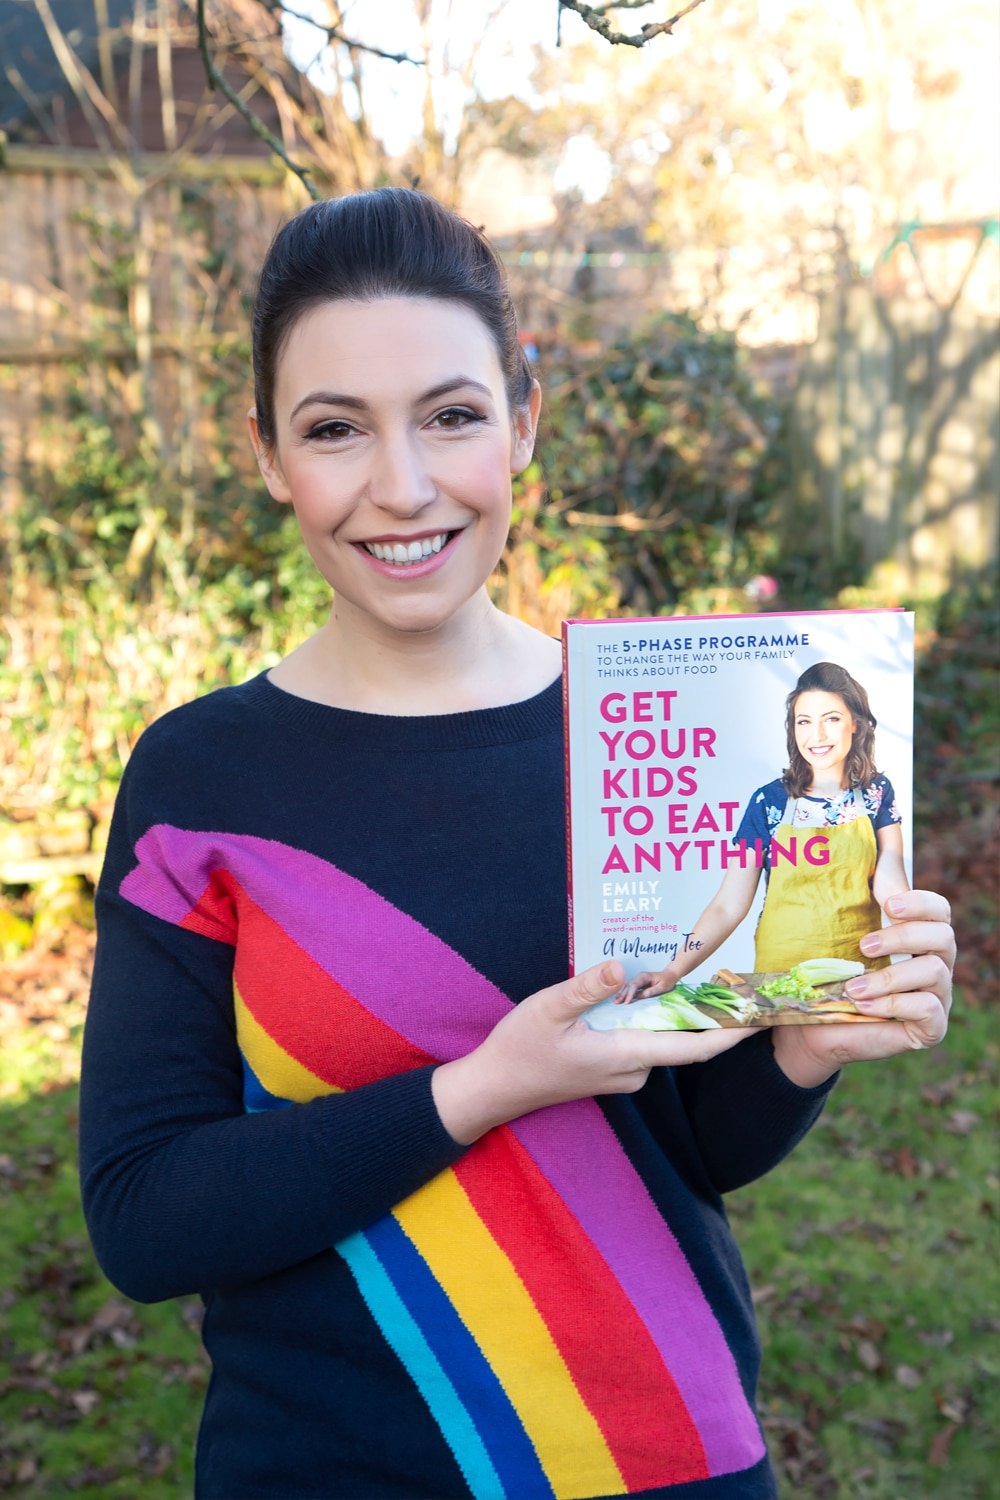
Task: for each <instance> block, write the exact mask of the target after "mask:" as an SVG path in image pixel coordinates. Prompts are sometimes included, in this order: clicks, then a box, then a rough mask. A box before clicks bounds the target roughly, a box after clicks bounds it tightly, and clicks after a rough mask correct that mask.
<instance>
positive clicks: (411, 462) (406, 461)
mask: <svg viewBox="0 0 1000 1500" xmlns="http://www.w3.org/2000/svg"><path fill="white" fill-rule="evenodd" d="M369 492H370V495H371V499H372V502H373V503H374V504H375V505H377V506H379V507H380V508H381V509H382V510H388V511H392V513H393V515H398V516H412V515H415V514H416V513H417V511H419V510H422V509H423V507H424V506H425V505H429V504H430V502H431V501H432V500H433V499H434V498H435V497H436V495H437V485H436V484H435V482H434V480H433V478H432V477H431V475H430V474H429V472H428V470H427V465H426V463H425V462H424V457H423V454H422V452H421V449H420V445H419V443H418V442H416V441H414V440H413V438H412V437H408V436H407V437H403V436H400V437H398V438H394V439H391V440H387V441H386V442H384V443H382V444H381V445H380V447H379V451H378V454H377V455H376V459H375V462H374V464H373V467H372V473H371V479H370V482H369Z"/></svg>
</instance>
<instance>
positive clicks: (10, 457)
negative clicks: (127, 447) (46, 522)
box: [0, 147, 298, 518]
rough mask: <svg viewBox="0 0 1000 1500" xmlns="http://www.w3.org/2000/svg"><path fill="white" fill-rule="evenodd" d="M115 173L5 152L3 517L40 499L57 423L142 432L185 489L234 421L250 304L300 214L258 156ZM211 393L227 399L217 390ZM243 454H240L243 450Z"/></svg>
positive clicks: (242, 398)
mask: <svg viewBox="0 0 1000 1500" xmlns="http://www.w3.org/2000/svg"><path fill="white" fill-rule="evenodd" d="M172 171H173V175H171V176H170V177H166V176H165V175H164V159H163V158H156V157H154V156H146V157H143V158H140V159H138V160H136V161H131V162H130V161H129V160H127V159H126V158H118V159H116V160H115V161H114V162H112V161H111V160H110V159H108V158H106V157H102V156H101V155H100V153H98V152H95V151H85V150H73V151H64V150H57V149H54V148H26V147H12V148H10V150H9V152H8V157H7V160H6V162H5V164H4V167H3V169H2V170H0V224H2V225H3V234H2V236H0V518H2V517H3V516H4V515H6V516H8V517H9V516H10V515H11V513H12V512H13V511H14V510H15V509H16V507H17V506H18V505H19V504H20V502H21V500H22V498H23V497H24V495H25V493H26V491H28V490H29V489H30V490H31V491H32V492H33V493H34V494H36V495H38V494H41V495H43V496H44V494H45V491H46V485H47V483H48V482H49V479H50V475H51V472H52V470H53V468H54V467H57V466H58V463H59V460H60V458H61V457H64V456H65V454H66V450H67V442H66V439H65V429H66V419H67V417H68V416H70V415H71V414H79V413H80V412H81V411H82V412H87V411H91V412H93V413H94V415H95V417H99V418H100V419H101V420H102V421H105V422H108V423H109V424H110V425H112V426H113V427H121V428H128V427H131V428H132V429H133V430H132V432H131V433H129V432H127V431H123V432H122V438H123V444H128V443H129V442H134V438H135V434H136V431H141V432H143V433H144V434H145V435H146V436H147V438H149V439H150V442H151V444H152V451H155V452H157V453H158V454H162V455H163V458H164V462H165V466H166V468H167V469H169V470H170V471H171V472H172V473H173V475H174V476H175V477H176V476H180V477H181V479H182V480H184V481H186V483H187V484H188V486H189V487H190V488H192V489H193V488H194V487H195V486H196V484H197V482H198V480H199V479H200V478H201V477H202V476H203V475H204V474H205V472H207V471H209V470H210V469H211V467H212V464H213V462H214V461H215V460H216V458H217V456H218V455H217V450H218V445H219V432H218V427H219V403H220V401H223V402H225V401H226V400H228V401H229V402H230V404H231V407H232V410H231V412H230V413H228V416H229V417H230V418H231V419H232V421H233V422H237V421H239V422H240V423H241V422H242V412H243V411H245V409H246V406H247V404H248V401H247V392H248V391H249V380H248V379H247V381H246V382H245V383H244V384H243V387H242V389H241V387H240V384H239V381H238V380H234V378H233V376H232V374H231V373H229V372H227V370H226V366H227V363H228V358H227V356H228V355H229V354H230V353H231V352H232V351H233V349H234V348H238V349H240V355H239V357H240V360H241V367H242V368H243V369H244V370H245V369H246V359H245V343H246V337H247V304H248V301H249V297H250V295H251V293H252V290H253V279H254V276H255V273H256V269H257V267H258V266H259V264H260V261H261V258H262V256H263V253H264V251H265V250H266V248H267V244H268V242H269V240H270V237H271V235H272V233H273V232H274V229H275V228H276V226H277V225H278V224H279V223H280V222H281V220H282V219H283V218H284V217H286V216H287V214H288V213H289V211H291V210H293V209H294V208H295V207H297V206H298V203H297V202H296V201H295V195H294V190H292V191H290V190H289V188H288V187H287V186H286V179H284V175H283V174H282V173H279V172H277V171H276V170H275V168H274V167H273V165H272V164H271V163H270V162H269V161H267V160H260V159H256V160H255V159H252V158H226V159H224V160H221V161H220V160H212V161H209V162H205V161H199V160H198V159H197V158H189V159H187V160H183V161H181V162H179V163H177V162H175V163H174V165H173V169H172ZM220 384H222V385H225V386H226V387H227V390H226V391H225V392H220ZM243 446H245V444H244V445H243Z"/></svg>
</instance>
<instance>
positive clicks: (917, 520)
mask: <svg viewBox="0 0 1000 1500" xmlns="http://www.w3.org/2000/svg"><path fill="white" fill-rule="evenodd" d="M998 396H1000V328H998V326H997V323H996V321H995V320H994V319H988V318H985V317H983V316H980V315H977V314H975V313H974V312H972V311H971V310H969V309H968V308H965V307H963V305H962V304H961V303H960V302H959V303H957V304H956V305H955V306H953V307H951V308H941V307H938V306H937V305H936V304H935V303H934V302H932V301H930V300H929V299H927V300H921V301H915V300H909V299H903V298H894V299H886V298H882V297H880V296H878V295H877V294H876V293H875V292H873V291H872V290H871V289H870V288H869V287H867V286H854V287H850V288H847V289H846V290H844V291H842V292H840V293H838V294H836V295H834V296H831V297H830V298H829V300H828V301H827V302H826V304H825V306H824V308H823V311H822V316H821V320H820V333H819V338H818V339H817V341H816V343H815V344H814V345H812V346H811V347H810V348H809V349H808V350H807V351H806V352H805V357H804V359H803V362H802V365H801V367H800V372H799V377H798V382H797V387H796V391H795V396H794V404H793V434H794V437H793V442H794V472H795V493H794V496H793V497H792V503H791V505H790V507H789V512H788V516H787V524H788V525H789V526H793V527H795V528H797V529H798V530H799V532H800V533H801V532H802V531H803V530H808V531H811V532H812V534H813V536H814V537H815V536H816V534H817V532H818V533H819V535H820V536H822V537H823V538H824V539H825V541H826V543H827V544H828V545H829V547H830V548H831V549H832V551H833V553H834V555H835V556H837V557H838V558H841V559H845V560H847V561H848V562H853V563H855V564H860V568H858V569H857V571H858V573H867V572H868V571H869V570H870V569H872V568H873V567H875V566H876V565H878V564H886V563H888V564H889V565H890V566H892V567H893V568H894V570H895V574H896V577H897V578H898V581H899V583H900V584H901V585H902V586H903V587H904V588H907V589H914V590H917V591H920V592H927V593H934V592H938V591H940V590H942V589H945V588H947V587H948V586H949V584H952V583H954V582H956V581H958V580H960V579H962V578H964V577H968V576H969V575H976V574H981V573H983V572H987V571H988V572H992V571H993V570H994V569H995V567H996V564H997V558H998V511H1000V505H998V497H1000V402H998Z"/></svg>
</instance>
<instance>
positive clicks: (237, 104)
mask: <svg viewBox="0 0 1000 1500" xmlns="http://www.w3.org/2000/svg"><path fill="white" fill-rule="evenodd" d="M197 16H198V50H199V52H200V53H201V60H202V62H203V63H204V65H205V76H206V78H207V79H208V82H209V85H210V87H211V88H213V89H218V91H219V93H220V94H223V95H224V96H225V97H226V98H227V99H228V100H229V102H230V104H231V105H232V106H233V108H234V109H236V110H237V111H238V112H239V114H241V115H242V116H243V119H244V120H246V122H247V124H248V125H249V126H250V129H251V130H252V131H253V133H254V135H255V136H257V137H258V138H259V139H260V140H262V141H263V142H264V143H265V145H267V146H270V148H271V150H272V151H273V152H274V154H275V156H277V157H278V158H279V160H281V161H283V162H284V164H285V166H286V167H287V168H288V170H289V171H290V172H292V173H294V175H295V176H296V177H297V178H298V179H299V181H300V182H301V183H302V185H303V187H304V188H305V190H306V192H307V193H308V194H309V196H310V198H312V200H313V201H314V202H317V201H318V200H319V198H320V196H321V195H320V192H319V189H318V188H317V187H316V185H315V183H314V182H313V180H312V173H311V171H310V169H309V168H308V167H302V166H300V165H299V164H298V162H295V161H293V160H292V158H291V157H290V156H289V154H288V152H287V151H286V150H285V147H284V145H283V144H282V142H281V141H279V140H278V137H277V136H276V135H275V134H274V132H273V131H271V130H269V129H268V127H267V126H266V125H265V124H264V121H263V120H262V119H260V117H259V116H258V115H255V114H254V112H253V110H252V109H251V108H250V106H249V105H248V104H245V103H244V102H243V100H242V99H241V98H240V96H239V94H238V93H237V92H236V90H235V89H234V88H233V87H232V86H231V85H230V84H229V83H227V82H226V80H225V78H223V76H222V74H221V73H220V72H219V70H218V68H217V67H216V66H215V61H214V59H213V57H212V54H211V52H210V51H209V45H208V27H207V24H206V22H205V0H197Z"/></svg>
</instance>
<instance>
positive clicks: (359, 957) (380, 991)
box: [121, 823, 510, 1062]
mask: <svg viewBox="0 0 1000 1500" xmlns="http://www.w3.org/2000/svg"><path fill="white" fill-rule="evenodd" d="M135 852H136V855H137V857H138V859H139V861H140V863H139V867H138V868H137V869H135V870H133V871H132V872H131V873H130V874H129V875H127V876H126V877H125V879H124V880H123V881H122V885H121V894H122V895H123V896H125V897H127V899H128V900H130V901H132V902H133V903H134V904H135V905H136V906H141V907H143V908H144V909H145V910H146V911H151V912H153V913H154V914H155V915H156V916H160V917H164V918H165V919H166V920H167V921H168V922H177V923H179V922H181V921H182V920H183V918H184V917H186V916H187V914H188V912H189V911H190V910H191V908H192V907H193V906H194V905H195V903H196V902H197V901H198V900H199V899H200V898H201V896H202V894H203V893H204V891H205V888H206V886H207V885H208V883H209V880H210V879H211V876H212V874H213V872H214V871H218V870H228V871H229V873H230V874H231V875H233V876H234V877H235V878H236V880H237V881H238V882H239V884H240V885H241V886H242V887H243V889H244V890H245V891H246V893H247V895H248V896H249V897H250V898H251V899H252V900H253V901H255V902H256V903H257V905H258V906H260V907H261V908H262V909H263V910H264V911H266V912H267V914H268V916H270V917H272V918H273V919H274V920H275V921H276V922H278V923H279V924H280V926H281V927H283V928H284V930H285V932H287V933H288V935H289V937H291V938H293V939H294V940H295V942H296V943H298V945H299V947H300V948H302V949H303V950H304V951H305V952H306V953H308V954H309V956H310V957H311V958H313V959H315V961H316V962H317V963H318V964H319V965H320V967H321V968H323V969H324V970H325V971H326V973H327V974H329V975H330V976H331V977H332V978H333V979H336V981H337V982H338V984H340V985H342V986H343V987H344V989H346V990H349V991H350V993H351V994H352V995H354V996H355V997H356V998H357V999H358V1000H359V1001H360V1002H361V1004H362V1005H363V1006H365V1008H366V1009H367V1010H369V1011H371V1012H372V1014H373V1015H376V1016H378V1017H379V1019H380V1020H382V1021H385V1022H386V1024H387V1025H389V1026H391V1027H393V1029H394V1030H396V1031H398V1032H399V1033H400V1034H401V1035H403V1036H405V1037H406V1038H407V1040H408V1041H411V1042H413V1043H415V1045H416V1046H418V1047H419V1048H421V1050H422V1051H424V1052H427V1053H429V1054H430V1056H431V1057H437V1058H440V1059H441V1061H442V1062H445V1061H447V1060H448V1059H450V1058H455V1057H464V1056H465V1054H466V1053H467V1052H471V1051H472V1049H473V1048H474V1047H478V1045H479V1043H480V1042H481V1041H482V1040H483V1038H484V1036H486V1034H487V1033H488V1032H489V1031H490V1030H491V1028H492V1027H493V1026H495V1025H496V1023H497V1021H499V1020H500V1019H501V1017H503V1016H504V1015H506V1014H507V1012H508V1011H509V1010H510V1001H509V999H508V998H507V996H506V995H504V994H503V993H502V991H501V990H498V989H497V988H496V986H495V985H493V984H491V983H490V982H489V980H488V979H485V978H484V977H483V976H482V974H480V973H478V971H477V970H475V969H474V968H472V966H471V964H468V963H466V961H465V959H464V958H462V956H461V955H460V954H458V953H456V952H455V950H454V949H453V948H450V947H449V946H448V944H447V943H443V942H441V940H440V939H439V938H436V937H435V936H434V935H433V933H431V932H428V930H427V928H426V927H423V926H421V924H420V923H419V922H417V921H416V920H415V919H414V918H413V917H410V916H407V914H406V913H405V912H403V911H400V910H399V908H398V907H396V906H393V905H392V903H391V902H390V901H386V900H385V898H384V897H383V896H380V895H379V894H378V893H377V892H376V891H373V890H372V889H371V888H370V887H369V886H366V885H364V884H363V883H362V882H361V881H360V880H355V879H354V877H353V876H352V875H347V874H345V873H344V871H343V870H338V869H337V867H336V865H332V864H330V863H329V862H328V861H327V860H324V859H319V858H318V857H317V856H316V855H315V854H309V853H307V852H306V851H304V850H301V849H293V848H290V847H289V846H288V845H287V844H281V843H277V842H275V841H273V840H271V839H259V838H252V837H251V836H250V835H248V834H237V833H198V832H187V831H186V830H184V829H181V828H173V827H171V826H170V825H169V824H165V823H159V824H157V825H156V826H155V827H153V828H151V829H150V830H149V831H148V833H145V834H144V835H143V837H142V838H141V839H140V840H139V842H138V843H137V844H136V848H135Z"/></svg>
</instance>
